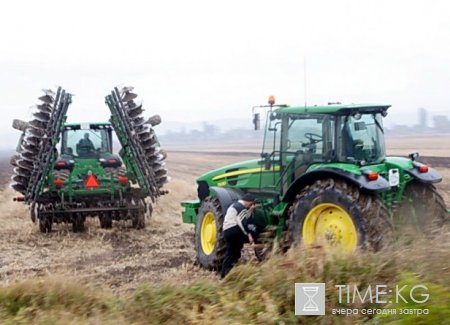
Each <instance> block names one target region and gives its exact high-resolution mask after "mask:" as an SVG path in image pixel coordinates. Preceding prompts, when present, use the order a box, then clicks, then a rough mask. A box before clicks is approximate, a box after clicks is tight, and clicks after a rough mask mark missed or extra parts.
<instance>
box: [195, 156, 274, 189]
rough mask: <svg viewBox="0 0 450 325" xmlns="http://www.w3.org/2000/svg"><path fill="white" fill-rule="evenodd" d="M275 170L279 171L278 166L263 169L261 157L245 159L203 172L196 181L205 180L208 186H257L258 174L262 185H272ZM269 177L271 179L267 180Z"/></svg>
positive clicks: (258, 181) (258, 184) (258, 182)
mask: <svg viewBox="0 0 450 325" xmlns="http://www.w3.org/2000/svg"><path fill="white" fill-rule="evenodd" d="M276 171H279V166H277V165H275V166H272V167H271V168H270V169H265V168H264V165H263V164H262V160H261V159H254V160H246V161H241V162H238V163H235V164H232V165H228V166H224V167H221V168H218V169H215V170H213V171H210V172H208V173H206V174H203V175H202V176H200V177H199V178H198V179H197V182H206V183H207V184H208V185H209V186H226V187H239V188H241V189H242V188H258V187H259V186H260V176H261V182H262V184H261V185H262V186H270V185H273V177H274V175H273V174H274V172H276ZM269 179H270V180H272V181H271V182H269ZM270 183H272V184H270Z"/></svg>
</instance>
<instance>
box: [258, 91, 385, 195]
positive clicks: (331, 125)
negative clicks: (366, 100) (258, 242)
mask: <svg viewBox="0 0 450 325" xmlns="http://www.w3.org/2000/svg"><path fill="white" fill-rule="evenodd" d="M269 104H270V105H266V106H262V107H268V108H269V109H268V112H267V119H266V128H265V131H264V132H265V135H264V145H263V150H262V154H261V156H262V158H263V162H262V164H263V165H264V168H265V169H266V170H267V169H270V168H272V169H273V168H276V170H278V171H279V173H280V174H281V175H282V177H281V178H282V180H281V182H282V183H283V184H284V185H285V186H284V187H287V186H288V185H290V184H291V183H292V182H293V181H294V180H296V179H297V178H299V177H300V176H302V175H303V174H304V173H305V172H306V171H307V170H308V169H309V168H310V166H311V165H313V164H321V163H327V164H330V163H339V164H353V165H357V166H360V167H363V166H367V165H375V164H380V163H382V162H383V161H384V159H385V143H384V130H383V124H382V123H383V122H382V118H383V117H384V116H386V115H387V109H388V108H389V106H388V105H341V104H330V105H326V106H309V107H308V106H306V107H304V106H303V107H289V106H287V105H274V100H273V101H269ZM257 120H259V119H258V116H256V114H255V118H254V122H255V121H257ZM258 122H259V121H258ZM255 128H257V124H256V123H255ZM274 180H275V181H276V183H274V184H272V186H273V187H274V188H276V187H279V186H280V185H281V184H280V182H279V181H280V178H279V177H275V178H274Z"/></svg>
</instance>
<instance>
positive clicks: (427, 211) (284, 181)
mask: <svg viewBox="0 0 450 325" xmlns="http://www.w3.org/2000/svg"><path fill="white" fill-rule="evenodd" d="M389 107H390V106H389V105H342V104H330V105H326V106H310V107H290V106H287V105H275V103H274V99H273V98H271V99H270V100H269V105H263V106H257V107H254V120H253V122H254V124H255V129H258V128H259V124H260V115H261V113H256V112H257V110H258V109H262V110H265V111H266V114H267V118H266V128H265V131H264V145H263V149H262V154H261V158H260V159H256V160H250V161H243V162H240V163H236V164H233V165H229V166H225V167H222V168H219V169H216V170H213V171H211V172H209V173H206V174H204V175H202V176H200V177H199V178H198V179H197V184H198V199H196V200H193V201H187V202H182V204H181V205H182V206H183V207H184V212H183V214H182V217H183V221H184V222H185V223H191V224H195V248H196V252H197V257H198V261H199V263H200V264H201V265H202V266H203V267H205V268H210V269H212V268H217V267H220V265H221V263H222V260H223V257H224V253H225V242H224V238H223V233H222V224H223V219H224V215H225V213H226V210H227V208H228V207H229V206H230V204H231V203H232V202H233V201H235V200H237V199H239V198H240V197H241V196H242V195H243V194H244V193H252V194H254V195H255V196H256V197H257V203H258V204H257V208H256V210H255V212H254V218H255V220H256V223H257V224H258V225H259V227H260V228H261V229H262V233H261V234H260V241H261V242H262V243H265V244H264V246H263V251H262V252H261V251H260V252H259V253H262V254H260V255H259V256H264V255H265V254H264V251H265V252H267V251H270V250H272V249H274V248H277V250H282V251H283V250H286V249H288V248H289V247H292V246H295V245H299V244H301V245H306V246H311V245H318V246H322V247H329V248H335V249H338V250H345V251H350V252H351V251H355V250H357V249H368V250H379V249H380V248H382V247H383V246H384V245H387V244H389V243H390V241H391V240H392V239H393V237H394V232H393V228H394V227H398V225H399V224H401V223H400V222H398V221H399V220H403V221H405V222H406V224H411V225H414V227H416V228H420V229H423V230H425V229H428V227H435V226H439V225H442V224H443V223H444V222H446V221H448V212H447V209H446V206H445V204H444V200H443V199H442V197H441V195H439V193H437V192H436V188H435V187H434V185H433V184H434V183H437V182H440V181H441V176H440V175H439V174H438V173H437V172H436V171H434V170H433V169H431V168H429V167H428V166H427V165H425V164H422V163H420V162H418V161H417V160H416V158H417V156H418V154H411V155H410V157H409V158H401V157H386V154H385V143H384V130H383V122H382V119H383V117H385V116H386V115H387V110H388V108H389Z"/></svg>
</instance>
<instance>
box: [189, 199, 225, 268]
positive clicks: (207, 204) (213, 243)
mask: <svg viewBox="0 0 450 325" xmlns="http://www.w3.org/2000/svg"><path fill="white" fill-rule="evenodd" d="M223 220H224V214H223V212H222V209H221V206H220V202H219V200H218V199H217V197H213V196H210V197H207V198H206V199H205V200H203V202H202V205H201V206H200V209H199V211H198V215H197V222H196V224H195V251H196V252H197V260H198V262H199V263H200V265H201V266H202V267H204V268H206V269H210V270H218V269H220V267H221V266H222V262H223V259H224V257H225V251H226V243H225V238H224V236H223V231H222V226H223Z"/></svg>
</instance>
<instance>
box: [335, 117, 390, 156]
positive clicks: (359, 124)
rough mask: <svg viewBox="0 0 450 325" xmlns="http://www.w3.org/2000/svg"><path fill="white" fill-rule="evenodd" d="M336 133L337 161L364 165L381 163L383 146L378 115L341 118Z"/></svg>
mask: <svg viewBox="0 0 450 325" xmlns="http://www.w3.org/2000/svg"><path fill="white" fill-rule="evenodd" d="M338 132H339V135H340V138H339V139H338V143H339V144H340V146H339V149H338V159H339V161H343V162H351V163H354V162H359V163H366V164H367V163H379V162H381V161H383V159H384V157H385V145H384V134H383V133H384V131H383V127H382V117H381V115H380V114H363V115H360V114H359V116H358V115H354V116H343V117H341V118H340V125H339V130H338Z"/></svg>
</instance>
